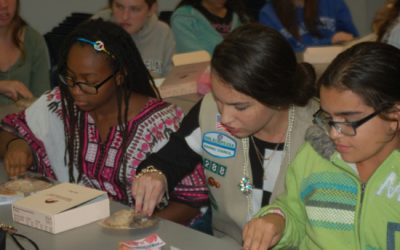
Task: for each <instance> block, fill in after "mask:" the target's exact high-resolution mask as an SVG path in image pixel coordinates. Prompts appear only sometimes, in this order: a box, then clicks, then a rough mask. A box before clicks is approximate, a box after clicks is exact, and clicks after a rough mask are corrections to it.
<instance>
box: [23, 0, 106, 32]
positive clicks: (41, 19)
mask: <svg viewBox="0 0 400 250" xmlns="http://www.w3.org/2000/svg"><path fill="white" fill-rule="evenodd" d="M106 5H107V0H21V15H22V17H23V18H24V19H25V20H26V21H27V22H28V23H29V24H30V25H32V26H33V27H34V28H35V29H36V30H38V31H39V32H40V33H42V34H44V33H46V32H48V31H50V30H51V29H52V28H53V27H55V26H57V25H58V24H59V23H60V22H61V21H62V20H64V18H65V17H67V16H69V15H70V14H71V13H72V12H85V13H94V12H96V11H97V10H99V9H101V8H103V7H104V6H106Z"/></svg>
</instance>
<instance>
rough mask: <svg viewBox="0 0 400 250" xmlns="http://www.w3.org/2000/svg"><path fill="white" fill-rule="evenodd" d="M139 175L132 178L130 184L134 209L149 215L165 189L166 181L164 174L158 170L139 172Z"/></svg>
mask: <svg viewBox="0 0 400 250" xmlns="http://www.w3.org/2000/svg"><path fill="white" fill-rule="evenodd" d="M142 171H144V170H142ZM139 176H140V177H136V178H134V180H133V185H132V195H133V198H134V199H135V211H136V212H139V213H142V214H146V215H148V216H151V215H152V214H153V212H154V208H155V207H156V206H157V204H158V203H160V202H161V200H162V198H163V196H164V194H165V191H166V190H167V181H166V178H165V175H164V174H162V173H161V172H160V171H158V170H157V172H156V171H154V172H147V173H144V174H141V173H139Z"/></svg>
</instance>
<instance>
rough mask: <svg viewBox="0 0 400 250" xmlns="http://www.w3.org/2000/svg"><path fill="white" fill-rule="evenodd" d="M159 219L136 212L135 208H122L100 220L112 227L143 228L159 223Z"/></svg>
mask: <svg viewBox="0 0 400 250" xmlns="http://www.w3.org/2000/svg"><path fill="white" fill-rule="evenodd" d="M157 223H158V219H156V218H155V217H148V216H144V215H141V214H137V213H135V211H134V210H133V209H121V210H119V211H117V212H115V213H113V214H112V215H111V216H110V217H108V218H106V219H104V220H103V221H101V222H100V225H101V226H103V227H106V228H111V229H143V228H148V227H153V226H155V225H157Z"/></svg>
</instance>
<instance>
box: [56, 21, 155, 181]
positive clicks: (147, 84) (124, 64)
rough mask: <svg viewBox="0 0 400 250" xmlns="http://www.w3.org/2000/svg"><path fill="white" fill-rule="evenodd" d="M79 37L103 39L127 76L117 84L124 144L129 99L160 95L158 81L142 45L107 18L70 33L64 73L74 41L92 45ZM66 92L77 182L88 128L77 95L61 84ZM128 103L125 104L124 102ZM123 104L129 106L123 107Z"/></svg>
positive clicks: (62, 67) (113, 64)
mask: <svg viewBox="0 0 400 250" xmlns="http://www.w3.org/2000/svg"><path fill="white" fill-rule="evenodd" d="M77 38H84V39H88V40H91V41H98V40H100V41H102V42H103V43H104V45H105V47H106V49H107V50H108V51H109V53H110V54H111V55H112V56H108V57H107V58H108V61H109V63H110V67H111V68H112V70H113V72H117V75H122V76H123V81H122V83H121V84H119V85H118V86H116V94H117V97H118V98H117V101H118V103H117V105H118V124H119V126H120V128H121V133H122V138H123V139H124V140H123V142H122V146H121V147H123V148H125V147H126V146H127V145H126V144H127V143H126V141H125V139H126V138H127V130H126V126H127V121H128V107H129V105H128V103H129V100H130V97H131V95H132V93H138V94H142V95H145V96H150V97H155V98H160V97H159V93H158V91H157V88H156V87H155V84H154V81H153V79H152V77H151V75H150V73H149V71H148V70H147V68H146V66H145V65H144V63H143V61H142V58H141V56H140V54H139V51H138V49H137V48H136V46H135V43H134V42H133V40H132V38H131V37H130V35H129V34H128V33H126V31H125V30H124V29H122V28H121V27H120V26H118V25H116V24H114V23H111V22H106V21H103V20H102V19H91V20H88V21H86V22H84V23H82V24H80V25H79V26H78V27H76V28H75V29H74V31H73V32H72V33H71V34H69V35H68V37H67V38H66V40H65V42H64V44H63V47H62V49H61V54H60V57H59V58H60V61H59V64H58V70H59V73H60V74H64V73H65V72H66V70H67V58H68V53H69V51H70V49H71V47H72V46H73V45H74V44H77V43H81V44H82V45H83V46H91V45H89V44H87V43H82V42H80V41H78V40H77ZM60 89H61V95H62V100H63V101H62V110H63V118H64V121H65V131H64V132H65V139H66V144H65V145H66V151H67V152H66V157H67V159H68V168H69V179H70V181H71V182H74V181H75V179H74V176H73V163H74V162H76V163H77V165H78V172H79V177H78V181H79V180H80V178H81V177H82V162H83V158H82V157H83V155H82V153H81V145H82V142H81V140H79V138H83V131H84V128H83V126H84V123H83V122H84V113H83V112H82V111H80V110H79V109H78V108H77V107H76V106H75V105H74V103H73V98H72V96H71V94H70V92H69V90H68V88H67V87H66V86H65V85H63V84H60ZM123 104H124V105H123ZM122 107H125V109H123V108H122ZM122 158H123V159H122V160H121V162H120V164H125V157H122Z"/></svg>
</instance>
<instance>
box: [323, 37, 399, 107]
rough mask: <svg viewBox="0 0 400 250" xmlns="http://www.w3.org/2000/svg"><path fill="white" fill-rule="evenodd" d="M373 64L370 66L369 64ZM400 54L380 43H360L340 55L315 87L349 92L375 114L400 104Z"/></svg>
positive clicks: (392, 47) (393, 48)
mask: <svg viewBox="0 0 400 250" xmlns="http://www.w3.org/2000/svg"><path fill="white" fill-rule="evenodd" d="M372 62H373V63H372ZM399 65H400V50H399V49H397V48H396V47H394V46H392V45H389V44H385V43H379V42H364V43H359V44H357V45H355V46H353V47H351V48H350V49H348V50H346V51H344V52H342V53H341V54H339V55H338V56H337V57H336V58H335V59H334V60H333V61H332V63H331V64H330V65H329V66H328V68H327V69H326V71H325V72H324V73H323V74H322V76H321V77H320V79H319V80H318V86H319V87H321V86H324V87H326V88H337V89H340V90H351V91H352V92H354V93H356V94H357V95H359V96H360V97H361V98H362V99H363V101H364V103H365V104H366V105H368V106H370V107H372V108H374V109H375V110H384V109H390V108H392V107H394V105H395V104H396V103H399V102H400V91H399V89H400V81H399V79H400V67H399Z"/></svg>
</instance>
